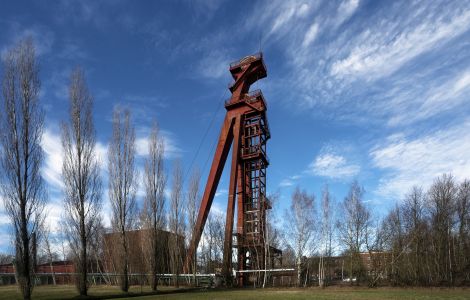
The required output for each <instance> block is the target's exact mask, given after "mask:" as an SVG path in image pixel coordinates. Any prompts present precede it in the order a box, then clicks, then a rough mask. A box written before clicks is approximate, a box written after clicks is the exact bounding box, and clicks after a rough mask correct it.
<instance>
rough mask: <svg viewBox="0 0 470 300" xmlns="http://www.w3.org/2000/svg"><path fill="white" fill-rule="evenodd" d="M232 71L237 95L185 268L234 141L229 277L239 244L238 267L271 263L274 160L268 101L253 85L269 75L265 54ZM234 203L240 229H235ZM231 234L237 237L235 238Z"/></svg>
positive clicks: (222, 134) (226, 256) (228, 107)
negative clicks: (269, 148)
mask: <svg viewBox="0 0 470 300" xmlns="http://www.w3.org/2000/svg"><path fill="white" fill-rule="evenodd" d="M230 72H231V74H232V77H233V79H234V83H233V84H232V85H231V86H230V87H229V89H230V91H231V93H232V96H231V98H230V99H229V100H228V101H226V103H225V108H226V110H227V113H226V115H225V119H224V123H223V125H222V129H221V132H220V136H219V140H218V144H217V149H216V152H215V154H214V158H213V161H212V165H211V169H210V173H209V177H208V179H207V184H206V187H205V190H204V195H203V198H202V202H201V207H200V209H199V214H198V218H197V223H196V226H195V228H194V231H193V236H192V241H191V244H190V247H189V250H188V255H187V257H186V262H185V265H184V266H185V272H189V270H190V269H191V265H192V260H193V259H194V257H193V256H194V253H195V250H196V249H197V246H198V244H199V240H200V238H201V234H202V231H203V228H204V225H205V223H206V220H207V216H208V214H209V210H210V207H211V205H212V201H213V199H214V195H215V192H216V190H217V186H218V183H219V180H220V176H221V175H222V171H223V168H224V165H225V162H226V159H227V156H228V153H229V151H230V148H231V145H232V143H233V148H232V163H231V172H230V185H229V195H228V204H227V217H226V223H225V240H224V255H223V268H222V273H223V274H224V276H225V277H226V278H227V280H228V281H230V279H231V274H232V248H236V249H237V253H238V270H240V271H242V270H263V269H265V268H266V263H265V262H266V254H267V253H268V251H269V250H270V247H269V246H267V245H266V241H265V234H266V210H267V209H270V208H271V206H270V205H269V201H268V199H267V198H266V167H267V166H268V164H269V162H268V158H267V155H266V142H267V140H268V139H269V138H270V132H269V126H268V122H267V118H266V110H267V107H266V101H265V100H264V97H263V94H262V93H261V91H260V90H256V91H252V92H250V86H251V85H252V84H253V83H255V82H256V81H258V80H259V79H262V78H265V77H266V75H267V74H266V66H265V64H264V61H263V56H262V54H261V53H258V54H256V55H253V56H247V57H245V58H243V59H241V60H239V61H236V62H234V63H232V64H230ZM235 203H236V204H237V228H236V233H235V234H233V222H234V212H235ZM232 236H235V237H236V239H235V243H233V239H232ZM238 274H239V275H238V278H237V279H238V284H239V285H243V284H244V283H246V279H247V276H246V275H244V274H245V273H238Z"/></svg>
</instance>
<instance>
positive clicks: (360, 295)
mask: <svg viewBox="0 0 470 300" xmlns="http://www.w3.org/2000/svg"><path fill="white" fill-rule="evenodd" d="M142 293H143V294H144V296H141V295H142V294H141V289H140V286H133V287H132V288H131V290H130V293H129V294H124V293H121V292H120V291H119V289H118V288H117V287H110V286H98V287H96V286H95V287H91V288H90V292H89V294H90V296H91V297H90V299H118V298H119V299H133V300H137V299H140V300H152V299H190V300H198V299H214V300H218V299H221V300H222V299H224V300H225V299H235V300H236V299H240V300H241V299H243V300H245V299H254V300H263V299H319V300H330V299H335V300H336V299H338V300H342V299H348V300H359V299H361V300H362V299H366V300H367V299H378V300H389V299H396V300H411V299H419V300H429V299H470V289H465V288H453V289H452V288H451V289H447V288H376V289H369V288H350V287H329V288H326V289H319V288H307V289H296V288H282V289H281V288H279V289H274V288H269V289H230V290H222V289H212V290H203V289H196V290H195V289H179V290H176V289H173V288H162V289H161V293H160V294H158V295H151V293H150V290H149V288H148V287H144V288H143V290H142ZM0 299H2V300H3V299H5V300H16V299H18V300H19V299H21V296H20V293H19V292H18V290H17V288H16V286H0ZM33 299H38V300H39V299H51V300H55V299H80V298H79V297H78V294H77V292H76V290H75V287H74V286H67V285H65V286H64V285H62V286H39V287H36V288H35V289H34V292H33Z"/></svg>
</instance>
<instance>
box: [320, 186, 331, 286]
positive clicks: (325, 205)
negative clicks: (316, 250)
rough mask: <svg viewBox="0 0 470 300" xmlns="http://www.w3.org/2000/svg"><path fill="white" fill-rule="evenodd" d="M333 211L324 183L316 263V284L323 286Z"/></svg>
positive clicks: (329, 249) (329, 247)
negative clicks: (318, 249) (317, 260)
mask: <svg viewBox="0 0 470 300" xmlns="http://www.w3.org/2000/svg"><path fill="white" fill-rule="evenodd" d="M332 214H333V211H332V207H331V194H330V191H329V189H328V185H325V186H324V188H323V191H322V203H321V235H320V238H321V248H320V260H319V265H318V285H319V286H321V287H324V286H325V280H326V275H325V270H326V267H327V266H326V265H327V264H328V261H326V262H325V257H327V258H329V257H330V256H331V242H332V238H333V216H332Z"/></svg>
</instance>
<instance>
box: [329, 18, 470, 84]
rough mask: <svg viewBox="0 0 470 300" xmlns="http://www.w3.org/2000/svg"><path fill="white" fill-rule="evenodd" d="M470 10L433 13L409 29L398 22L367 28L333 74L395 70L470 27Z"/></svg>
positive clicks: (369, 74) (364, 75) (377, 74)
mask: <svg viewBox="0 0 470 300" xmlns="http://www.w3.org/2000/svg"><path fill="white" fill-rule="evenodd" d="M469 26H470V11H468V10H467V11H463V12H460V11H458V12H455V13H450V14H444V15H441V14H440V12H435V11H434V12H433V14H432V15H425V16H424V21H423V22H421V23H418V24H415V26H410V27H409V28H404V27H397V24H396V22H384V25H382V26H380V25H379V26H378V27H377V28H375V29H371V30H366V31H364V32H363V33H362V34H361V35H360V36H359V38H357V39H356V41H355V43H356V45H355V46H354V48H353V49H352V50H351V51H350V53H349V54H348V55H347V57H346V58H344V59H339V60H336V61H334V62H333V64H332V66H331V75H333V76H335V77H341V78H355V77H362V78H365V79H368V80H372V79H377V78H381V77H383V76H386V75H389V74H390V73H392V72H394V71H396V70H397V69H399V68H400V67H401V66H403V65H404V64H405V63H407V62H408V61H410V60H411V59H413V58H414V57H416V56H418V55H420V54H422V53H424V52H427V51H430V50H432V49H434V48H435V47H436V46H438V45H440V44H443V43H445V42H447V41H449V40H451V39H453V38H455V37H457V36H459V35H460V34H462V33H464V32H465V31H467V30H468V28H469Z"/></svg>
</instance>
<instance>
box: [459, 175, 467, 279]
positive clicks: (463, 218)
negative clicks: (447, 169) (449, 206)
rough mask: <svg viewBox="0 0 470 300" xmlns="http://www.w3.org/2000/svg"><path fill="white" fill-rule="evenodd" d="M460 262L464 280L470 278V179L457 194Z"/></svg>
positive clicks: (460, 270)
mask: <svg viewBox="0 0 470 300" xmlns="http://www.w3.org/2000/svg"><path fill="white" fill-rule="evenodd" d="M457 218H458V241H459V242H458V263H457V266H458V268H459V273H460V276H461V278H462V280H467V281H468V280H470V180H468V179H466V180H464V181H463V182H462V183H461V184H460V186H459V191H458V195H457Z"/></svg>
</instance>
